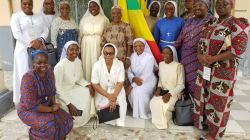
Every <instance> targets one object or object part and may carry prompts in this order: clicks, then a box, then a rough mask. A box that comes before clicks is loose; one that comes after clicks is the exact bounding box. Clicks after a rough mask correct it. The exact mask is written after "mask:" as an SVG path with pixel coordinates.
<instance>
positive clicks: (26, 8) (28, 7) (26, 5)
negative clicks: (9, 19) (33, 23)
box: [21, 0, 33, 15]
mask: <svg viewBox="0 0 250 140" xmlns="http://www.w3.org/2000/svg"><path fill="white" fill-rule="evenodd" d="M21 9H22V11H23V12H24V13H25V14H26V15H32V14H33V12H32V10H33V0H22V1H21Z"/></svg>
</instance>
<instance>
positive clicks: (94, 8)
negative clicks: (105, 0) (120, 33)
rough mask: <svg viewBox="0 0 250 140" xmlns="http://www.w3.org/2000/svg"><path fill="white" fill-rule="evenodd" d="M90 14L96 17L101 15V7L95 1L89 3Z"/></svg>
mask: <svg viewBox="0 0 250 140" xmlns="http://www.w3.org/2000/svg"><path fill="white" fill-rule="evenodd" d="M89 12H90V13H91V15H93V16H96V15H98V14H99V12H100V7H99V6H98V4H97V3H96V2H94V1H92V2H90V3H89Z"/></svg>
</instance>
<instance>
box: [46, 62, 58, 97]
mask: <svg viewBox="0 0 250 140" xmlns="http://www.w3.org/2000/svg"><path fill="white" fill-rule="evenodd" d="M48 75H49V76H48V77H49V80H50V81H51V84H52V96H55V95H56V86H55V84H56V83H55V75H54V72H53V69H52V67H51V66H49V68H48Z"/></svg>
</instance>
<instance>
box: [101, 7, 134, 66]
mask: <svg viewBox="0 0 250 140" xmlns="http://www.w3.org/2000/svg"><path fill="white" fill-rule="evenodd" d="M111 17H112V22H111V23H110V24H108V25H107V26H106V27H105V29H104V31H103V35H102V43H101V45H102V46H103V45H104V44H106V43H113V44H115V45H116V46H117V49H118V54H117V58H118V59H119V60H122V61H124V62H125V59H126V58H128V57H130V55H131V53H132V43H133V34H132V31H131V28H130V26H129V24H128V23H125V22H122V21H121V17H122V9H121V8H120V7H118V6H113V7H112V9H111Z"/></svg>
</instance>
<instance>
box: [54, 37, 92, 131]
mask: <svg viewBox="0 0 250 140" xmlns="http://www.w3.org/2000/svg"><path fill="white" fill-rule="evenodd" d="M79 49H80V48H79V46H78V43H77V42H75V41H68V42H67V43H66V44H65V45H64V48H63V51H62V55H61V59H60V61H59V62H58V63H57V65H56V66H55V68H54V74H55V81H56V90H57V93H58V94H57V100H58V102H59V104H60V105H61V107H62V108H63V109H64V110H66V111H67V112H69V113H70V114H71V115H72V116H74V119H75V120H74V127H80V126H83V125H84V124H86V123H87V122H88V121H89V119H90V118H91V116H92V115H93V114H94V104H93V103H92V102H93V100H92V96H94V89H93V88H92V86H91V83H90V82H88V81H86V80H85V79H84V78H83V75H82V73H83V70H82V63H81V60H80V59H79V58H78V55H79ZM77 110H82V116H77V115H79V114H77Z"/></svg>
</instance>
